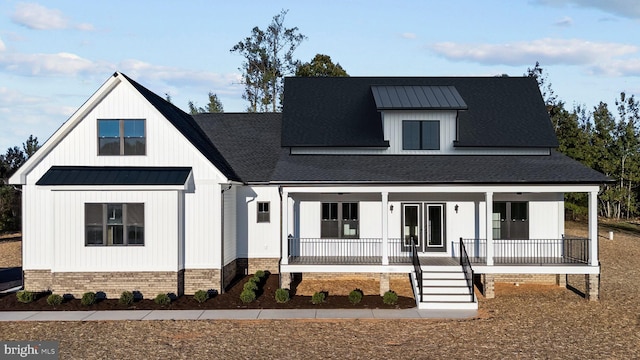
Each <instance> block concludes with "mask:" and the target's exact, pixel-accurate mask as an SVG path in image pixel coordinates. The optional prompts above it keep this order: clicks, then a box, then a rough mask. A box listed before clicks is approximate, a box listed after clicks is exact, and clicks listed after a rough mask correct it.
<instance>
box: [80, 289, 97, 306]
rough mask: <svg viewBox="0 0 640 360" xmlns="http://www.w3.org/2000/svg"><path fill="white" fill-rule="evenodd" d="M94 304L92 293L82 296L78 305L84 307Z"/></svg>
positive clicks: (94, 294)
mask: <svg viewBox="0 0 640 360" xmlns="http://www.w3.org/2000/svg"><path fill="white" fill-rule="evenodd" d="M95 302H96V293H94V292H91V291H89V292H86V293H84V294H82V299H80V303H81V304H82V305H84V306H89V305H93V304H95Z"/></svg>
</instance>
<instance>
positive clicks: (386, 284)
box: [380, 273, 391, 296]
mask: <svg viewBox="0 0 640 360" xmlns="http://www.w3.org/2000/svg"><path fill="white" fill-rule="evenodd" d="M390 278H391V277H390V276H389V273H381V274H380V296H383V295H384V293H386V292H387V291H389V288H390V282H391V279H390Z"/></svg>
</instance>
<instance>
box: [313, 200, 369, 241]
mask: <svg viewBox="0 0 640 360" xmlns="http://www.w3.org/2000/svg"><path fill="white" fill-rule="evenodd" d="M321 206H322V218H321V219H320V237H321V238H342V239H344V238H351V239H357V238H358V237H359V236H360V232H359V220H358V219H359V218H358V203H357V202H326V203H322V204H321Z"/></svg>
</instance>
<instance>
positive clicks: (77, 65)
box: [0, 52, 114, 76]
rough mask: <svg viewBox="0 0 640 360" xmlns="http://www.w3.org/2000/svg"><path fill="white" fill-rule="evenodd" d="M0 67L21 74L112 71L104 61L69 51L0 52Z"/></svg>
mask: <svg viewBox="0 0 640 360" xmlns="http://www.w3.org/2000/svg"><path fill="white" fill-rule="evenodd" d="M0 67H4V68H5V69H7V70H8V71H10V72H12V73H17V74H21V75H39V76H57V75H67V76H75V75H78V74H100V73H103V74H104V73H108V72H110V71H113V68H114V67H113V66H112V65H110V64H108V63H106V62H99V61H98V62H96V61H91V60H88V59H85V58H82V57H80V56H78V55H76V54H71V53H64V52H62V53H57V54H19V53H12V54H0Z"/></svg>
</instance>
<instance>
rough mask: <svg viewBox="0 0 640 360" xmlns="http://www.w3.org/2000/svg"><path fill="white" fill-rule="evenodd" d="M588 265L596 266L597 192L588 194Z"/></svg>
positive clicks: (597, 262)
mask: <svg viewBox="0 0 640 360" xmlns="http://www.w3.org/2000/svg"><path fill="white" fill-rule="evenodd" d="M589 242H590V244H589V265H591V266H598V264H599V261H598V192H597V191H590V192H589Z"/></svg>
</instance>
